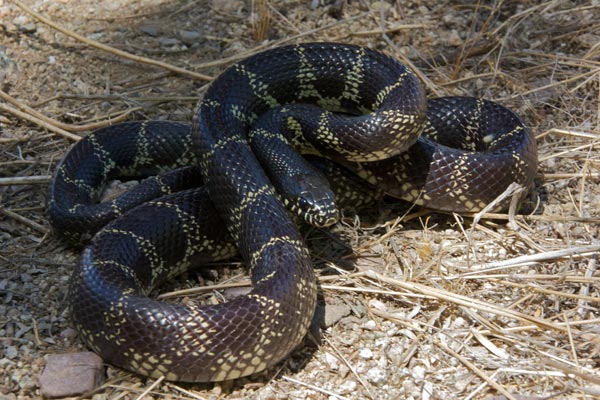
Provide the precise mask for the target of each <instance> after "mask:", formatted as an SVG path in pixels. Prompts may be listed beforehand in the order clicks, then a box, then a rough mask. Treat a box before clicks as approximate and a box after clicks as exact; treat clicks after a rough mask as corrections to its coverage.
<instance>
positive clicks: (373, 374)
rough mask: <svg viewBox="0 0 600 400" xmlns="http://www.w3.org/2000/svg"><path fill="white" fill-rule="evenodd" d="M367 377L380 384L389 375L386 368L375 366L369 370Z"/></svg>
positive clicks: (370, 380)
mask: <svg viewBox="0 0 600 400" xmlns="http://www.w3.org/2000/svg"><path fill="white" fill-rule="evenodd" d="M367 379H368V380H369V382H371V383H373V384H375V385H377V386H379V385H381V384H383V383H385V382H386V381H387V380H388V376H387V373H386V372H385V369H383V368H379V367H375V368H371V369H370V370H369V371H367Z"/></svg>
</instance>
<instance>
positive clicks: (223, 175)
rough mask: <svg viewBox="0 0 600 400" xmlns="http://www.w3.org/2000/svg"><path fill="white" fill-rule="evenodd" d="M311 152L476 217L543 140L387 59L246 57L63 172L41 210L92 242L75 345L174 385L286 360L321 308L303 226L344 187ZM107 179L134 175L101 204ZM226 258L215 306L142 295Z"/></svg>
mask: <svg viewBox="0 0 600 400" xmlns="http://www.w3.org/2000/svg"><path fill="white" fill-rule="evenodd" d="M301 154H305V155H307V156H308V158H305V157H303V156H302V155H301ZM310 157H315V158H317V159H325V160H328V161H327V162H328V163H329V162H331V163H334V165H336V168H337V169H338V172H339V171H341V173H342V175H347V176H352V177H353V178H352V179H354V178H358V179H359V180H360V181H361V182H364V186H365V188H366V192H367V193H368V192H375V191H379V192H382V193H385V194H388V195H391V196H393V197H397V198H401V199H405V200H408V201H411V202H414V203H416V204H417V205H421V206H424V207H429V208H433V209H438V210H442V211H458V212H465V211H477V210H481V209H483V208H484V207H485V206H486V205H487V204H489V203H490V202H492V201H493V200H494V199H495V198H497V197H498V196H499V195H500V194H502V193H503V192H504V191H505V190H506V188H507V187H508V186H509V185H510V184H511V183H513V182H516V183H518V184H520V185H522V186H523V187H525V188H531V187H532V185H533V177H534V175H535V172H536V168H537V167H536V165H537V151H536V144H535V139H534V137H533V136H532V135H531V134H530V132H529V130H528V129H526V127H525V125H524V124H523V122H522V121H521V119H520V118H519V117H518V116H517V115H516V114H515V113H514V112H512V111H511V110H509V109H508V108H505V107H503V106H501V105H499V104H497V103H494V102H492V101H489V100H484V99H480V98H474V97H440V98H432V99H427V97H426V94H425V89H424V88H423V85H422V84H421V83H420V80H419V79H418V78H417V76H416V75H415V73H414V72H413V71H412V70H411V69H410V68H408V67H406V66H405V65H404V64H402V63H401V62H399V61H398V60H397V59H395V58H394V57H392V56H389V55H386V54H384V53H383V52H379V51H376V50H372V49H369V48H365V47H360V46H355V45H349V44H340V43H304V44H295V45H287V46H282V47H277V48H273V49H270V50H266V51H264V52H261V53H258V54H255V55H252V56H250V57H248V58H245V59H243V60H241V61H239V62H237V63H235V64H233V65H231V66H230V67H228V68H227V69H225V70H224V71H223V72H222V73H221V74H220V75H219V76H218V77H217V78H216V79H215V80H214V81H213V82H212V83H211V84H210V86H209V87H208V89H207V91H206V93H205V95H204V96H203V98H202V99H201V100H200V101H199V103H198V106H197V108H196V112H195V114H194V117H193V120H192V122H191V124H184V123H179V122H172V121H132V122H125V123H120V124H115V125H112V126H108V127H105V128H102V129H100V130H97V131H95V132H93V133H91V134H89V135H87V136H86V137H85V138H84V139H82V140H80V141H79V142H77V143H76V144H75V145H74V146H73V147H72V148H71V149H70V150H69V151H68V153H67V154H66V156H65V157H64V158H63V159H62V160H61V161H60V163H59V164H58V166H57V168H56V171H55V173H54V176H53V180H52V183H51V186H50V195H49V202H48V210H49V219H50V222H51V224H52V226H53V228H54V232H56V233H57V235H59V236H60V237H63V238H65V239H66V240H67V241H69V242H72V243H73V242H74V243H80V244H81V243H82V239H81V238H82V237H83V238H84V242H83V243H85V247H84V249H83V251H82V254H81V257H80V259H79V261H78V263H77V266H76V268H75V270H74V272H73V275H72V277H71V280H70V283H69V290H68V297H67V298H68V303H69V309H70V313H71V317H72V320H73V323H74V326H75V328H76V329H77V331H78V332H79V335H80V337H81V339H82V340H83V342H84V343H85V344H86V345H87V346H88V347H89V348H90V349H92V350H93V351H95V352H96V353H98V354H99V355H100V356H101V357H102V358H103V359H104V360H105V361H106V362H108V363H110V364H112V365H115V366H118V367H121V368H124V369H127V370H130V371H133V372H135V373H138V374H141V375H145V376H150V377H161V376H162V377H164V378H166V379H167V380H172V381H184V382H215V381H223V380H231V379H236V378H240V377H243V376H248V375H252V374H255V373H258V372H260V371H263V370H265V369H267V368H269V367H271V366H273V365H275V364H276V363H278V362H279V361H281V360H282V359H284V358H285V357H287V356H288V355H289V354H290V353H291V352H292V351H293V350H294V349H295V348H296V347H298V346H299V345H300V344H301V342H302V340H303V338H304V337H305V335H306V333H307V331H308V329H309V326H310V324H311V320H312V318H313V314H314V311H315V307H316V302H317V285H316V282H315V274H314V271H313V268H312V264H311V258H310V253H309V251H308V250H307V248H306V245H305V244H304V241H303V237H302V234H301V233H300V231H299V227H298V224H297V223H296V222H295V218H296V217H297V218H300V219H302V220H303V221H305V222H306V223H310V224H312V225H316V226H323V227H324V226H328V225H331V224H333V223H335V222H336V221H337V220H338V218H339V211H338V209H339V207H338V206H337V203H336V193H335V191H334V190H333V189H332V187H339V185H337V186H336V185H335V184H334V183H337V181H338V179H337V178H334V179H330V180H329V182H332V184H328V179H327V176H326V175H327V173H326V172H322V171H321V169H320V168H319V167H318V166H316V165H317V164H318V163H313V162H310V161H306V160H308V159H309V158H310ZM116 177H144V179H143V180H142V181H141V183H140V184H139V185H138V186H136V187H135V188H133V189H132V190H130V191H129V192H127V193H125V194H123V195H121V196H120V197H117V198H115V199H112V200H109V201H104V202H99V196H100V195H101V193H102V190H103V187H104V185H106V183H107V182H108V181H110V180H113V179H115V178H116ZM333 181H335V182H333ZM339 181H340V182H342V181H343V179H341V178H340V179H339ZM336 190H337V189H336ZM362 196H363V195H360V194H347V197H348V198H350V199H351V202H360V199H361V198H362ZM364 196H366V195H364ZM505 206H506V204H505V203H502V202H500V203H498V205H497V207H505ZM292 214H293V215H295V216H296V217H293V216H292ZM235 254H239V255H240V257H241V258H242V259H243V260H244V262H245V263H246V264H247V266H248V268H249V274H250V278H251V281H252V288H251V290H250V291H249V292H248V293H247V294H244V295H240V296H238V297H235V298H234V299H232V300H230V301H226V302H218V303H217V304H198V303H197V302H194V301H184V302H167V301H163V300H157V299H155V298H154V297H151V296H150V294H151V293H152V292H153V291H154V290H155V288H157V287H158V286H160V285H161V284H162V283H163V282H165V281H168V280H170V279H172V278H173V277H174V276H176V275H178V274H181V273H182V272H184V271H187V270H188V269H190V268H193V267H198V266H201V265H206V264H207V263H211V262H216V261H219V260H224V259H227V258H230V257H232V256H233V255H235Z"/></svg>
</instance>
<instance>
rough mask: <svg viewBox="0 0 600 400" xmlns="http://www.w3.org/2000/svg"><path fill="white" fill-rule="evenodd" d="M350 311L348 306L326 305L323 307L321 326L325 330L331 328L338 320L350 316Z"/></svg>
mask: <svg viewBox="0 0 600 400" xmlns="http://www.w3.org/2000/svg"><path fill="white" fill-rule="evenodd" d="M350 311H351V309H350V306H348V305H347V304H327V305H326V306H325V315H324V316H323V322H322V325H323V326H324V327H326V328H327V327H330V326H333V325H334V324H335V323H336V322H338V321H339V320H340V319H342V318H344V317H345V316H347V315H350Z"/></svg>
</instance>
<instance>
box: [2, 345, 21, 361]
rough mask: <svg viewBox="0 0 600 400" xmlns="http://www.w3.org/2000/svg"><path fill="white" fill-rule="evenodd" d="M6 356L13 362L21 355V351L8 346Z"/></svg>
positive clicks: (15, 347)
mask: <svg viewBox="0 0 600 400" xmlns="http://www.w3.org/2000/svg"><path fill="white" fill-rule="evenodd" d="M4 354H5V355H6V357H7V358H10V359H11V360H12V359H14V358H16V357H17V356H18V355H19V350H17V346H7V347H6V350H5V351H4Z"/></svg>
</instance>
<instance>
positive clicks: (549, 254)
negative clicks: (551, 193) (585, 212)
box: [463, 244, 600, 276]
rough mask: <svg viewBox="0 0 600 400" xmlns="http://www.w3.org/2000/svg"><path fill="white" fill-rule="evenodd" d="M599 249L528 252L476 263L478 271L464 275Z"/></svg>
mask: <svg viewBox="0 0 600 400" xmlns="http://www.w3.org/2000/svg"><path fill="white" fill-rule="evenodd" d="M598 251H600V244H593V245H589V246H579V247H572V248H568V249H561V250H554V251H546V252H542V253H537V254H528V255H524V256H519V257H515V258H511V259H508V260H502V261H495V262H491V263H486V264H479V265H474V266H473V269H476V271H473V272H467V273H465V274H463V275H464V276H467V275H471V274H481V273H484V272H490V271H495V270H498V269H504V268H509V267H516V266H521V265H527V264H531V263H537V262H541V261H550V260H557V259H560V258H565V257H574V256H577V255H579V256H581V255H584V254H590V253H595V252H598Z"/></svg>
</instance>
